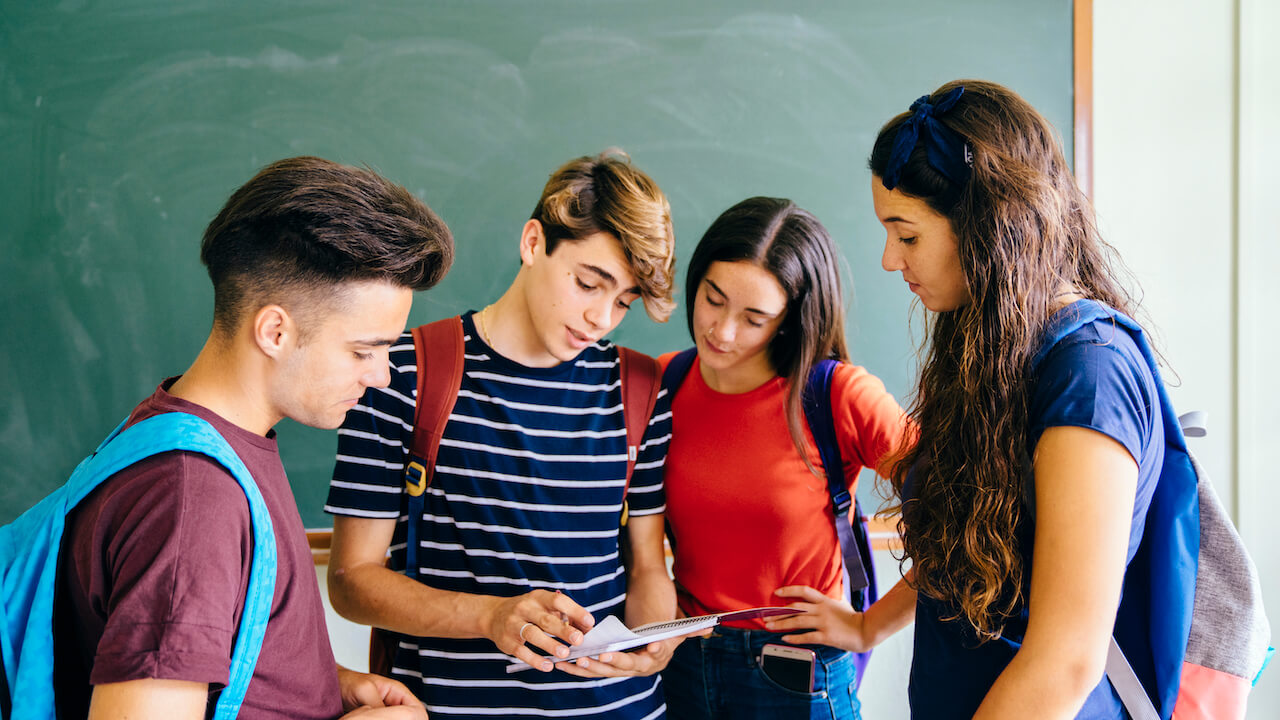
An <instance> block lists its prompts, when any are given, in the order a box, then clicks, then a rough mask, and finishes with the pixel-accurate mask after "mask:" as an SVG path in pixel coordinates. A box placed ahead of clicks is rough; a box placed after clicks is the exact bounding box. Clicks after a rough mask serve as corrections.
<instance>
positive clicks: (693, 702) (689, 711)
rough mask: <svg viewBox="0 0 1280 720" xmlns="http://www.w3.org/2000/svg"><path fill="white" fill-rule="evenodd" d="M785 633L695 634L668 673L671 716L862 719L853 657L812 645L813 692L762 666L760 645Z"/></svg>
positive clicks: (692, 719) (681, 719)
mask: <svg viewBox="0 0 1280 720" xmlns="http://www.w3.org/2000/svg"><path fill="white" fill-rule="evenodd" d="M781 636H782V633H771V632H768V631H765V630H736V629H734V628H725V627H720V628H716V630H715V633H714V634H713V635H712V636H711V637H705V638H689V639H688V640H685V641H684V642H683V643H680V647H678V648H676V653H675V655H674V656H673V657H672V658H671V662H670V663H669V664H668V665H667V669H666V670H664V671H663V672H662V687H663V690H664V691H665V693H666V696H667V717H668V718H669V719H670V720H713V719H715V718H726V719H729V718H731V719H732V720H751V718H761V719H766V718H767V719H773V718H826V719H829V720H837V719H838V720H860V719H861V717H862V715H861V713H860V712H859V707H860V706H859V704H858V698H857V695H855V693H854V687H853V678H854V668H853V656H852V654H850V653H847V652H845V651H843V650H839V649H837V648H833V647H826V646H824V645H807V646H805V647H808V648H809V649H810V650H813V651H814V652H815V653H816V654H817V656H818V661H817V663H815V665H814V668H813V692H811V693H803V692H796V691H795V690H788V689H786V688H784V687H782V686H780V685H778V684H777V683H775V682H774V681H773V680H771V679H770V678H769V677H768V676H767V675H765V674H764V672H763V671H762V670H761V669H760V662H759V658H760V649H761V648H762V647H764V646H765V645H766V644H767V643H779V644H785V643H782V641H781V640H780V639H779V638H780V637H781Z"/></svg>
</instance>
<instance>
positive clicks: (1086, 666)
mask: <svg viewBox="0 0 1280 720" xmlns="http://www.w3.org/2000/svg"><path fill="white" fill-rule="evenodd" d="M1055 665H1056V666H1057V667H1055V668H1054V669H1053V670H1052V671H1051V672H1050V673H1049V674H1048V675H1047V676H1046V677H1052V678H1053V679H1054V680H1053V683H1052V684H1053V685H1054V686H1056V687H1057V688H1058V693H1060V696H1061V698H1062V700H1063V702H1064V704H1065V705H1069V706H1071V707H1074V708H1075V709H1076V711H1077V712H1078V711H1079V709H1080V708H1081V707H1082V706H1083V705H1084V701H1085V699H1086V698H1088V697H1089V693H1091V692H1093V689H1094V688H1095V687H1097V686H1098V683H1100V682H1102V679H1103V677H1104V675H1105V673H1106V665H1107V652H1106V648H1105V647H1103V649H1102V652H1100V653H1099V652H1094V651H1089V652H1082V653H1076V654H1071V655H1064V656H1060V657H1059V659H1058V661H1057V662H1056V663H1055Z"/></svg>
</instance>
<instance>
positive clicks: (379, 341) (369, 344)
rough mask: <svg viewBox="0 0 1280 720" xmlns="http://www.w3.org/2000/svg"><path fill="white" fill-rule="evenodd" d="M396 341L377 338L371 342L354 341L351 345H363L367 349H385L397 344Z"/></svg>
mask: <svg viewBox="0 0 1280 720" xmlns="http://www.w3.org/2000/svg"><path fill="white" fill-rule="evenodd" d="M396 339H398V338H396ZM396 339H392V340H384V339H382V338H375V339H371V340H352V341H351V344H352V345H363V346H366V347H383V346H386V345H393V344H395V341H396Z"/></svg>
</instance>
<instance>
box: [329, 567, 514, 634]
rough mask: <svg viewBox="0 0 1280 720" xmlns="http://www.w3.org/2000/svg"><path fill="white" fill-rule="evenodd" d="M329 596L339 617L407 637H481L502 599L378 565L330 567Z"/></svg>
mask: <svg viewBox="0 0 1280 720" xmlns="http://www.w3.org/2000/svg"><path fill="white" fill-rule="evenodd" d="M329 598H330V601H331V602H332V603H333V608H334V610H336V611H337V612H338V614H339V615H341V616H343V617H344V618H347V619H348V620H351V621H352V622H357V623H361V624H365V625H373V626H375V627H380V628H385V629H387V630H392V631H395V632H399V633H404V634H406V635H416V636H426V637H446V638H475V637H485V636H486V635H487V627H486V621H487V618H489V617H490V616H491V615H492V614H493V612H494V608H495V606H496V605H497V604H498V603H500V602H501V601H502V598H498V597H495V596H491V595H472V594H468V593H460V592H452V591H448V590H439V589H437V588H433V587H430V586H428V585H424V584H422V583H420V582H418V581H417V580H414V579H412V578H408V577H405V576H404V575H401V574H400V573H398V572H395V571H394V570H391V569H389V568H386V567H384V566H382V565H375V564H372V563H369V564H363V565H357V566H355V567H351V568H341V569H338V570H336V571H335V570H334V569H333V568H331V569H330V574H329Z"/></svg>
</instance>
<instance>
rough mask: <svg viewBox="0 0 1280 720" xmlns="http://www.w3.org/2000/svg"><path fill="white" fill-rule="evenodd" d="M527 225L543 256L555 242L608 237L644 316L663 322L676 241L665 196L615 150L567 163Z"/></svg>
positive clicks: (668, 307) (668, 313) (668, 310)
mask: <svg viewBox="0 0 1280 720" xmlns="http://www.w3.org/2000/svg"><path fill="white" fill-rule="evenodd" d="M530 217H531V218H532V219H534V220H537V221H538V222H540V223H541V224H542V231H543V234H544V235H545V236H546V238H547V254H551V253H552V252H554V251H555V249H556V246H557V245H558V244H559V243H560V241H561V240H569V241H575V240H582V239H585V238H587V237H589V236H591V235H594V234H596V233H601V232H603V233H608V234H610V235H612V236H614V237H616V238H617V239H618V241H619V242H620V243H622V252H623V254H624V255H625V256H626V258H627V264H628V265H629V266H630V267H631V273H632V274H633V275H635V277H636V282H637V283H638V284H639V286H640V296H641V298H642V299H643V301H644V309H645V312H647V313H648V314H649V317H651V318H653V319H654V320H655V321H657V322H666V321H667V319H668V318H670V317H671V311H672V310H673V309H675V305H676V304H675V300H674V298H673V297H672V296H673V294H674V292H675V284H674V281H673V278H674V277H675V269H676V255H675V248H676V236H675V232H674V230H673V229H672V227H671V206H670V205H669V204H668V203H667V196H666V195H664V194H663V193H662V190H661V189H659V188H658V184H657V183H655V182H654V181H653V179H652V178H650V177H649V176H648V175H646V174H644V173H643V172H641V171H640V170H639V169H638V168H636V166H635V165H632V164H631V158H630V157H629V156H628V155H627V154H626V153H624V152H623V151H621V150H619V149H617V148H610V149H608V150H605V151H604V152H602V153H600V154H599V155H596V156H595V157H590V156H586V155H584V156H582V157H580V158H577V159H575V160H570V161H569V162H567V163H565V164H564V165H563V166H561V167H560V168H559V169H558V170H556V171H555V172H554V173H552V174H551V179H549V180H548V181H547V184H546V187H544V188H543V189H542V197H540V198H538V205H537V206H536V207H534V209H533V215H531V216H530Z"/></svg>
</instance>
